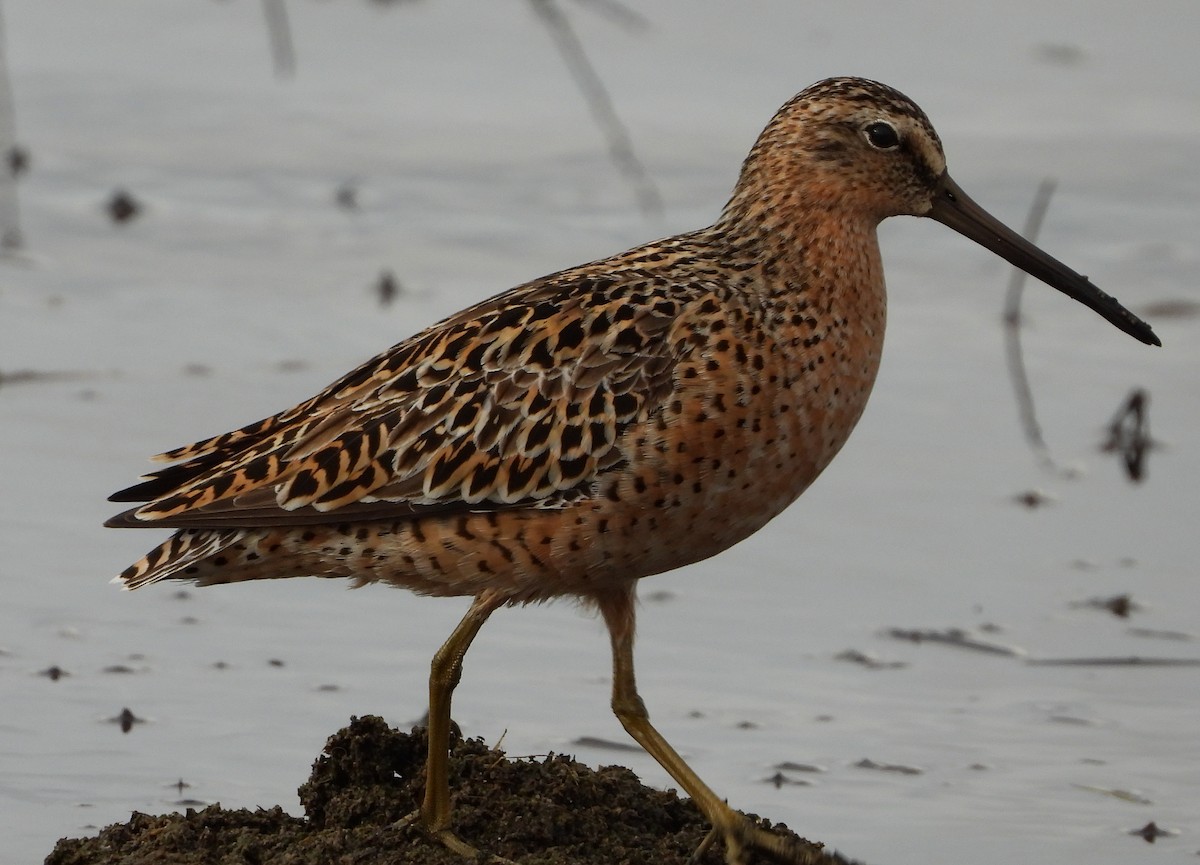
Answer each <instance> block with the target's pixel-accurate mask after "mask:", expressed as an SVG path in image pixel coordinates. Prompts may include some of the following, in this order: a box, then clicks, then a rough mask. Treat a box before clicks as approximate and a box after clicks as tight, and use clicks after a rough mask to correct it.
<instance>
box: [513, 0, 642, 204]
mask: <svg viewBox="0 0 1200 865" xmlns="http://www.w3.org/2000/svg"><path fill="white" fill-rule="evenodd" d="M529 2H530V4H531V5H532V6H533V11H534V12H535V13H536V14H537V16H538V19H539V20H541V22H542V23H543V24H545V25H546V29H547V30H549V31H550V36H551V38H553V40H554V45H555V47H556V48H557V49H558V52H559V54H561V55H562V58H563V61H564V62H565V63H566V64H567V68H568V69H569V70H570V72H571V77H572V78H574V79H575V84H576V85H577V86H578V87H579V89H580V91H581V92H582V93H583V97H584V100H585V101H586V102H587V106H588V109H589V110H590V111H591V113H592V117H593V118H594V119H595V121H596V124H597V125H598V126H599V127H600V131H601V132H602V133H604V136H605V138H607V139H608V152H609V156H610V158H611V159H612V161H613V164H614V165H615V166H616V167H617V170H618V171H620V172H621V173H622V174H623V175H625V178H626V179H627V180H628V181H629V182H630V183H632V184H633V188H634V192H635V194H636V195H637V199H638V206H639V207H640V208H641V210H642V213H643V214H645V215H646V216H648V217H652V218H658V217H660V216H662V212H663V206H662V197H661V196H660V195H659V193H658V188H657V187H656V186H655V185H654V182H653V181H652V180H651V179H650V176H649V174H647V173H646V169H645V167H644V166H643V165H642V163H641V160H639V159H638V157H637V154H636V153H635V152H634V149H633V142H632V141H631V140H630V138H629V133H628V131H627V130H626V129H625V126H624V125H623V124H622V123H621V120H620V118H619V117H617V112H616V110H615V109H614V108H613V103H612V98H611V97H610V96H609V95H608V90H607V89H606V88H605V87H604V82H603V81H601V80H600V76H599V75H597V74H596V70H595V68H594V67H593V66H592V64H591V61H589V60H588V57H587V54H586V53H585V52H584V50H583V43H582V42H580V41H579V37H578V36H577V35H576V33H575V31H574V30H573V29H572V27H571V23H570V22H569V21H568V20H567V17H566V16H565V15H564V14H563V12H562V10H561V9H560V8H559V7H558V5H557V3H556V2H555V0H529ZM608 5H609V6H610V7H612V4H611V3H610V4H608ZM612 8H620V7H612Z"/></svg>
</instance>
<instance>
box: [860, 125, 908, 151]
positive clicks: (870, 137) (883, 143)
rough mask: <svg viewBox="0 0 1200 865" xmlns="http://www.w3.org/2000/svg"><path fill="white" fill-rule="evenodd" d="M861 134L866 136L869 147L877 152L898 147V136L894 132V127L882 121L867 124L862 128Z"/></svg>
mask: <svg viewBox="0 0 1200 865" xmlns="http://www.w3.org/2000/svg"><path fill="white" fill-rule="evenodd" d="M863 134H864V135H865V136H867V141H869V142H870V144H871V146H872V147H876V148H878V149H879V150H891V149H892V148H893V147H899V146H900V135H899V133H897V132H896V127H894V126H892V124H890V123H884V122H883V121H882V120H876V121H875V122H874V123H868V124H867V125H866V126H864V127H863Z"/></svg>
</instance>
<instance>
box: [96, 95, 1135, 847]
mask: <svg viewBox="0 0 1200 865" xmlns="http://www.w3.org/2000/svg"><path fill="white" fill-rule="evenodd" d="M904 214H907V215H911V216H928V217H932V218H933V219H936V220H938V221H939V222H942V223H944V224H946V225H948V226H950V227H951V228H953V229H954V230H955V231H958V232H960V233H961V234H964V235H966V236H967V237H969V238H971V239H972V240H974V241H976V242H978V243H980V244H982V245H983V246H985V247H987V248H988V249H990V250H992V251H993V252H995V253H997V254H998V255H1000V256H1001V257H1003V258H1005V259H1007V260H1008V261H1010V262H1011V263H1013V264H1014V265H1016V266H1018V267H1020V268H1023V269H1024V270H1026V271H1027V272H1029V273H1030V274H1031V275H1033V276H1036V277H1038V278H1039V279H1041V280H1043V281H1044V282H1046V283H1048V284H1049V285H1051V286H1053V287H1054V288H1057V289H1058V290H1059V291H1062V292H1063V293H1065V294H1067V295H1069V296H1071V297H1073V298H1075V299H1076V300H1079V301H1081V302H1083V303H1084V304H1086V305H1087V306H1089V307H1091V308H1092V309H1094V310H1096V311H1097V312H1098V313H1100V314H1101V315H1102V316H1104V317H1105V318H1106V319H1108V320H1109V321H1110V322H1112V323H1113V324H1115V325H1116V326H1117V327H1118V328H1120V329H1121V330H1123V331H1125V332H1126V333H1129V334H1131V335H1133V336H1134V337H1136V338H1137V339H1139V340H1141V341H1142V342H1145V343H1150V344H1153V345H1158V344H1159V342H1158V338H1157V337H1156V336H1155V335H1154V333H1153V331H1152V330H1151V329H1150V327H1149V326H1148V325H1147V324H1146V323H1145V322H1143V321H1141V320H1140V319H1138V318H1137V317H1136V316H1134V315H1133V314H1132V313H1130V312H1129V311H1128V310H1126V309H1125V308H1124V307H1122V306H1121V305H1120V304H1119V303H1117V301H1116V300H1114V299H1113V298H1112V297H1110V296H1108V295H1106V294H1104V293H1103V292H1101V291H1100V290H1099V289H1097V288H1096V287H1095V286H1093V285H1092V284H1091V283H1090V282H1088V280H1087V279H1086V278H1085V277H1083V276H1081V275H1079V274H1078V273H1076V272H1074V271H1073V270H1071V269H1070V268H1068V267H1066V266H1065V265H1063V264H1061V263H1060V262H1058V261H1056V260H1055V259H1053V258H1051V257H1050V256H1049V255H1047V254H1046V253H1044V252H1042V251H1041V250H1040V249H1038V248H1036V247H1035V246H1033V245H1032V244H1030V243H1028V242H1026V241H1025V240H1023V239H1021V238H1020V237H1019V236H1018V235H1016V234H1015V233H1013V232H1012V231H1010V230H1009V229H1007V228H1005V227H1004V226H1003V225H1001V224H1000V223H999V222H998V221H997V220H996V219H994V218H993V217H992V216H990V215H989V214H987V213H986V212H985V211H984V210H982V209H981V208H980V207H979V206H978V205H977V204H975V202H973V201H972V200H971V199H970V198H968V197H967V196H966V195H965V194H964V193H963V192H962V190H961V189H959V187H958V185H957V184H955V183H954V181H952V180H951V179H950V176H949V175H948V174H947V173H946V161H945V157H944V155H943V152H942V145H941V142H940V141H939V139H938V136H937V133H936V132H934V130H933V127H932V126H931V125H930V123H929V120H928V119H927V118H926V116H925V114H924V112H922V111H921V109H920V108H918V107H917V106H916V105H915V104H914V103H913V102H912V101H911V100H909V99H908V98H907V97H905V96H903V95H902V94H900V93H898V92H896V91H895V90H893V89H891V88H890V87H886V86H884V85H882V84H877V83H874V82H871V81H866V80H863V79H860V78H834V79H829V80H826V81H821V82H819V83H817V84H814V85H813V86H812V87H809V88H808V89H807V90H804V91H802V92H801V93H799V94H798V95H797V96H796V97H794V98H793V99H792V100H791V101H789V102H788V103H787V104H786V105H784V106H783V108H781V109H780V110H779V112H778V113H777V114H776V115H775V117H774V118H773V119H772V120H771V122H770V123H769V124H768V125H767V127H766V129H765V130H764V131H763V133H762V135H761V136H760V137H759V139H758V141H757V143H756V144H755V145H754V147H753V149H752V150H751V151H750V155H749V156H748V157H747V158H746V161H745V163H744V165H743V166H742V171H741V176H740V177H739V179H738V182H737V186H736V188H735V189H734V191H733V195H732V197H731V198H730V200H729V203H728V204H727V205H726V206H725V209H724V211H723V212H722V213H721V216H720V218H719V219H718V220H717V221H716V222H715V223H714V224H713V225H711V226H710V227H708V228H702V229H700V230H699V231H693V232H691V233H688V234H681V235H678V236H675V237H669V238H666V239H665V240H658V241H654V242H653V243H648V244H646V245H644V246H639V247H637V248H635V249H631V250H629V251H628V252H623V253H620V254H619V255H614V256H612V257H611V258H606V259H603V260H601V261H594V262H592V263H590V264H583V265H580V266H578V267H574V268H571V269H569V270H564V271H561V272H559V273H555V274H551V275H550V276H546V277H543V278H542V279H537V280H534V281H532V282H529V283H526V284H525V285H521V286H518V287H516V288H514V289H511V290H510V291H507V292H505V293H503V294H500V295H497V296H496V297H493V298H492V299H490V300H485V301H483V302H482V303H479V304H477V305H475V306H473V307H471V308H469V309H466V310H463V311H462V312H460V313H458V314H457V315H453V316H451V317H450V318H447V319H445V320H444V321H441V322H439V323H438V324H435V325H433V326H432V327H430V328H429V329H427V330H425V331H423V332H421V333H419V334H417V335H416V336H413V337H411V338H409V339H406V340H404V341H403V342H401V343H399V344H397V345H395V346H393V347H392V348H390V349H388V350H387V351H385V352H384V353H383V354H381V355H379V356H377V357H375V358H372V359H371V360H369V361H367V362H366V363H364V364H363V365H362V366H360V367H358V368H357V369H355V370H353V371H352V372H350V373H348V374H347V375H345V376H343V377H342V378H341V379H339V380H338V381H336V382H334V383H333V384H332V385H330V386H329V387H327V388H326V389H325V390H323V391H321V392H320V393H319V394H317V395H316V396H314V397H313V398H312V399H309V400H308V401H306V402H303V403H301V404H300V405H298V406H296V407H295V408H291V409H288V410H287V411H284V412H282V413H280V414H277V415H274V416H272V417H269V418H267V419H266V420H262V421H258V422H257V423H253V424H250V425H249V426H246V427H243V428H242V429H239V430H235V431H233V432H229V433H225V434H223V435H219V436H216V437H214V438H210V439H206V440H204V441H201V442H198V443H196V444H192V445H188V446H186V447H182V448H179V449H177V450H173V451H168V452H167V453H165V454H162V455H160V456H159V457H157V459H159V460H162V461H165V462H170V463H174V465H171V466H169V467H167V468H164V469H161V470H160V471H157V472H154V473H153V474H150V475H148V476H146V478H145V479H144V482H143V483H140V484H138V485H136V486H133V487H130V488H129V489H126V490H123V491H121V492H119V493H117V494H115V495H114V496H112V500H113V501H119V502H145V504H141V505H139V506H138V507H136V508H134V509H132V510H129V511H126V512H124V513H122V514H120V515H119V516H116V517H114V518H113V519H112V520H110V521H109V523H108V525H111V526H120V527H132V526H136V527H142V528H162V527H170V528H176V529H178V531H177V532H176V533H175V535H174V536H173V537H171V538H170V539H169V540H167V541H166V542H165V543H163V544H162V545H161V546H160V547H158V548H157V549H155V550H154V551H152V552H151V553H149V554H148V555H147V556H146V557H145V558H144V559H142V560H141V561H140V562H138V563H137V564H135V565H133V566H132V567H130V568H129V569H128V570H126V571H125V572H124V573H123V574H121V576H120V577H118V580H119V581H122V582H123V583H124V584H125V586H126V587H127V588H130V589H135V588H138V587H139V586H143V585H146V584H147V583H152V582H155V581H157V580H162V579H181V580H191V581H194V582H196V583H198V584H200V585H212V584H215V583H232V582H238V581H241V580H258V579H268V578H273V577H292V576H304V575H314V576H320V577H349V578H351V579H352V580H354V581H355V582H356V584H364V583H372V582H384V583H390V584H392V585H395V586H402V587H404V588H408V589H412V590H413V591H415V592H419V593H422V594H430V595H470V596H472V597H473V598H474V602H473V603H472V604H471V607H470V610H469V611H468V612H467V614H466V616H465V617H464V618H463V620H462V622H461V623H460V624H459V625H458V627H457V628H456V629H455V630H454V633H453V634H451V635H450V638H449V639H448V640H447V641H446V643H445V644H444V645H443V646H442V648H441V649H440V650H439V651H438V652H437V654H436V655H435V656H434V658H433V665H432V673H431V676H430V680H429V755H428V763H427V782H426V789H425V795H424V800H423V803H422V805H421V808H420V810H419V812H418V813H417V814H415V815H414V816H413V820H412V822H415V823H419V825H420V826H423V827H424V829H425V830H427V831H428V832H429V833H431V834H432V835H433V836H435V837H437V838H439V839H440V840H441V841H442V842H443V843H445V844H446V845H447V846H448V847H450V848H451V849H453V850H455V851H458V852H460V853H462V854H464V855H466V856H469V857H474V856H476V855H477V854H476V850H475V848H474V847H472V846H470V845H469V844H467V843H466V842H464V841H462V840H461V839H459V838H458V836H457V835H455V834H454V832H453V830H452V829H451V803H450V793H449V786H448V779H447V767H446V756H447V747H448V736H449V726H450V698H451V694H452V692H453V690H454V687H455V685H456V684H457V683H458V680H459V676H460V674H461V671H462V661H463V655H464V653H465V652H466V651H467V647H468V646H469V645H470V643H471V640H472V639H473V638H474V637H475V634H476V633H477V632H478V631H479V628H480V626H482V625H483V623H484V621H485V620H486V619H487V618H488V616H489V615H490V614H491V613H492V612H493V611H494V610H495V609H497V608H498V607H502V606H505V605H513V604H527V603H530V602H532V601H544V600H547V599H549V598H554V597H558V596H560V595H568V596H573V597H575V598H578V599H581V600H582V601H584V602H585V603H588V604H591V605H593V606H594V607H595V608H596V609H598V610H599V612H600V614H601V616H603V618H604V622H605V624H606V625H607V626H608V631H609V633H610V635H611V641H612V656H613V688H612V709H613V711H614V712H615V713H616V715H617V717H618V718H619V719H620V721H621V723H622V724H623V725H624V727H625V729H626V730H628V731H629V734H630V735H631V736H632V737H633V738H634V739H636V740H637V741H638V742H639V743H640V744H641V745H642V746H643V747H644V748H645V749H646V750H647V751H648V752H649V753H650V754H651V755H653V756H654V758H655V759H656V760H658V762H659V763H661V764H662V765H663V767H664V768H665V769H666V770H667V771H668V772H669V773H670V774H671V776H672V777H673V778H674V779H675V780H676V781H677V782H678V783H679V785H680V786H681V787H683V789H684V790H685V791H686V792H687V793H688V794H689V795H690V796H691V797H692V799H693V800H694V801H695V803H696V805H697V807H699V808H700V810H701V811H703V813H704V814H705V816H706V817H707V818H708V819H709V820H710V821H711V822H712V824H713V827H714V834H715V835H718V836H720V837H721V838H723V839H724V843H725V847H726V857H727V860H728V861H729V862H730V863H734V862H742V861H744V856H745V855H747V853H748V851H750V850H757V851H758V852H759V853H761V854H762V855H765V856H767V857H768V858H771V859H774V860H777V861H787V862H790V861H800V860H801V859H802V858H803V857H801V856H800V854H799V853H798V852H796V851H794V850H792V849H790V848H789V847H788V845H786V844H785V843H784V842H783V841H782V840H780V839H779V838H778V837H777V836H775V835H773V834H771V833H769V832H766V831H764V830H762V829H759V828H757V827H756V826H752V825H751V824H750V823H749V822H748V821H747V820H745V819H744V818H742V817H741V816H740V815H738V814H736V813H735V812H734V811H732V810H731V809H730V808H729V807H728V806H727V805H726V804H725V803H724V802H723V801H722V800H721V798H720V797H718V796H717V795H716V794H715V793H713V791H712V790H710V789H709V788H708V787H707V786H706V785H705V784H704V783H703V782H702V781H701V780H700V779H699V778H698V777H697V776H696V774H695V773H694V772H693V771H692V770H691V769H690V768H689V767H688V765H687V763H685V762H684V760H683V759H682V758H681V757H680V756H679V754H678V753H676V752H675V750H674V749H672V747H671V746H670V745H669V744H667V742H666V741H665V740H664V739H663V737H662V736H661V735H659V733H658V732H657V731H656V730H655V728H654V727H653V726H652V725H651V724H650V719H649V716H648V715H647V713H646V709H645V706H644V705H643V703H642V700H641V697H639V696H638V691H637V687H636V685H635V682H634V666H633V637H634V594H635V587H636V585H637V581H638V580H639V579H640V578H642V577H645V576H649V575H651V574H657V573H661V572H663V571H667V570H670V569H672V568H678V567H681V566H682V565H686V564H689V563H691V562H695V561H698V560H700V559H704V558H707V557H708V556H711V555H713V554H715V553H718V552H720V551H721V550H724V549H726V548H727V547H729V546H731V545H733V544H736V543H737V542H738V541H740V540H742V539H743V538H745V537H747V536H748V535H750V534H753V533H754V532H755V531H757V530H758V529H760V528H762V526H763V525H764V524H765V523H766V522H767V521H768V520H770V519H771V518H772V517H774V516H775V515H776V514H778V513H779V512H780V511H782V510H783V509H784V508H786V507H787V506H788V505H789V504H791V502H792V501H794V500H795V499H796V497H797V496H799V495H800V494H801V493H802V492H804V490H805V488H806V487H808V485H809V484H810V483H812V481H813V479H814V478H816V477H817V475H818V474H820V472H821V470H822V469H823V468H825V466H826V465H828V464H829V461H830V460H831V459H833V457H834V455H835V454H836V453H837V452H838V449H839V448H841V446H842V444H843V443H844V442H845V441H846V437H847V436H848V435H849V434H850V430H851V429H852V428H853V427H854V424H855V423H856V422H857V420H858V418H859V415H860V414H861V413H862V410H863V407H864V405H865V404H866V401H867V396H868V394H869V393H870V391H871V385H872V383H873V382H874V380H875V373H876V370H877V369H878V367H879V357H880V351H881V349H882V347H883V330H884V308H885V296H884V282H883V268H882V265H881V263H880V257H879V246H878V243H877V241H876V236H875V230H876V226H877V225H878V224H879V222H880V221H881V220H883V219H884V218H885V217H888V216H897V215H904Z"/></svg>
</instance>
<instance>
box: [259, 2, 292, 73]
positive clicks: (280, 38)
mask: <svg viewBox="0 0 1200 865" xmlns="http://www.w3.org/2000/svg"><path fill="white" fill-rule="evenodd" d="M262 8H263V17H264V18H266V19H267V35H268V36H269V37H270V39H271V62H272V63H273V64H274V66H275V77H276V78H291V77H292V76H293V75H295V74H296V50H295V47H294V46H293V44H292V25H291V22H290V21H289V20H288V11H287V6H286V5H284V0H262Z"/></svg>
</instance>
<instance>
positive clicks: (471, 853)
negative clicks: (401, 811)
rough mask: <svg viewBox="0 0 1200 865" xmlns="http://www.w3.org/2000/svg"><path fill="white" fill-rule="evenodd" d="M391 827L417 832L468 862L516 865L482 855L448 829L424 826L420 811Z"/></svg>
mask: <svg viewBox="0 0 1200 865" xmlns="http://www.w3.org/2000/svg"><path fill="white" fill-rule="evenodd" d="M393 825H394V826H395V827H396V828H397V829H401V830H415V831H419V832H421V833H422V834H424V835H425V836H426V837H427V838H429V840H431V841H433V842H434V843H437V844H441V845H442V846H443V847H445V848H446V849H447V850H449V851H450V852H451V853H457V854H458V855H459V856H462V857H463V858H464V859H466V860H467V861H468V862H478V863H481V865H517V863H516V862H513V861H512V860H511V859H505V858H504V857H503V856H496V855H495V854H493V853H484V852H482V851H481V850H478V849H476V848H475V847H472V846H471V845H470V844H468V843H467V842H466V841H464V840H463V839H461V838H459V837H458V836H457V835H455V834H454V832H453V831H451V830H450V829H446V828H440V829H438V828H434V827H432V826H426V825H425V821H424V820H422V819H421V812H420V810H416V811H413V812H412V813H411V814H409V815H408V816H407V817H401V818H400V819H399V820H397V821H396V822H395V823H394V824H393Z"/></svg>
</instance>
